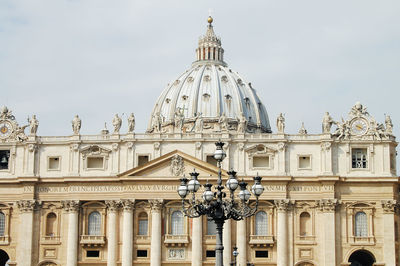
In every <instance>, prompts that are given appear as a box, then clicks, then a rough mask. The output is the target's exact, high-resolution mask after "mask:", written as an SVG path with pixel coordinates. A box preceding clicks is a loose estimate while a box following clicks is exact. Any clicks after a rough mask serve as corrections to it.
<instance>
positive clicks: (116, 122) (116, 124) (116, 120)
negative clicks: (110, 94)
mask: <svg viewBox="0 0 400 266" xmlns="http://www.w3.org/2000/svg"><path fill="white" fill-rule="evenodd" d="M112 124H113V126H114V134H118V133H119V130H120V129H121V125H122V119H121V117H119V116H118V114H115V116H114V118H113V120H112Z"/></svg>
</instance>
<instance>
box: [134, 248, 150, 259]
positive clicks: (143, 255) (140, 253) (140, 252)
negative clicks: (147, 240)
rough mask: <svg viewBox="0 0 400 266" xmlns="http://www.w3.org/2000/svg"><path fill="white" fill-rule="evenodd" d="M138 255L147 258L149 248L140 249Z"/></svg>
mask: <svg viewBox="0 0 400 266" xmlns="http://www.w3.org/2000/svg"><path fill="white" fill-rule="evenodd" d="M136 257H138V258H146V257H147V250H141V249H138V250H137V251H136Z"/></svg>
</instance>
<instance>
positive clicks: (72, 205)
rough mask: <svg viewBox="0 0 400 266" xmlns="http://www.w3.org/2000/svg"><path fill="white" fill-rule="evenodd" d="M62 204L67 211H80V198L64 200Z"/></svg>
mask: <svg viewBox="0 0 400 266" xmlns="http://www.w3.org/2000/svg"><path fill="white" fill-rule="evenodd" d="M61 206H62V208H63V209H64V210H65V211H67V212H78V211H79V207H80V204H79V200H63V201H61Z"/></svg>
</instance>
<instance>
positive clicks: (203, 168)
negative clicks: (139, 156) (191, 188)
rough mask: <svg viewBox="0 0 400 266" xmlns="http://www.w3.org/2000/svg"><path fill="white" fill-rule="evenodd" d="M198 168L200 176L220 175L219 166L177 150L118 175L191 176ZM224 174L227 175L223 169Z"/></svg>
mask: <svg viewBox="0 0 400 266" xmlns="http://www.w3.org/2000/svg"><path fill="white" fill-rule="evenodd" d="M193 169H195V170H196V172H198V173H199V174H200V175H199V177H200V178H201V177H203V178H207V177H210V176H213V177H216V176H217V175H218V167H216V166H215V165H212V164H210V163H207V162H204V161H202V160H200V159H197V158H195V157H193V156H190V155H188V154H186V153H184V152H181V151H178V150H175V151H172V152H170V153H167V154H165V155H163V156H161V157H158V158H156V159H154V160H151V161H149V162H147V163H145V164H144V165H141V166H138V167H135V168H133V169H131V170H128V171H126V172H124V173H121V174H119V175H118V176H119V177H121V178H123V177H143V176H146V177H154V178H180V177H182V176H183V175H185V176H186V177H188V178H190V176H189V173H191V172H193ZM222 175H223V176H227V174H226V171H225V170H222Z"/></svg>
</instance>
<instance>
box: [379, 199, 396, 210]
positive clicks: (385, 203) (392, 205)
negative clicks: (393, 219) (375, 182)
mask: <svg viewBox="0 0 400 266" xmlns="http://www.w3.org/2000/svg"><path fill="white" fill-rule="evenodd" d="M381 204H382V208H383V213H394V212H395V211H396V208H397V200H381Z"/></svg>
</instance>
